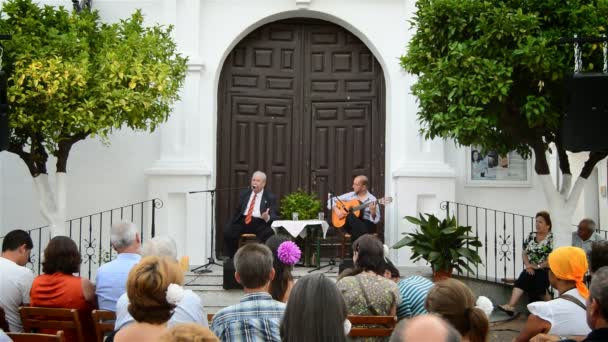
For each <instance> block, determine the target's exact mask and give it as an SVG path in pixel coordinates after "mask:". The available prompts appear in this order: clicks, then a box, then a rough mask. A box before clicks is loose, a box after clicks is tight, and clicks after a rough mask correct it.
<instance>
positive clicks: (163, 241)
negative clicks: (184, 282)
mask: <svg viewBox="0 0 608 342" xmlns="http://www.w3.org/2000/svg"><path fill="white" fill-rule="evenodd" d="M141 256H142V258H143V257H147V256H158V257H167V258H169V259H171V260H177V245H176V244H175V240H173V239H172V238H171V237H169V236H156V237H153V238H152V239H150V240H148V241H146V242H144V245H143V246H142V248H141Z"/></svg>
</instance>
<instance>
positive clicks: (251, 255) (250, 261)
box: [234, 243, 273, 289]
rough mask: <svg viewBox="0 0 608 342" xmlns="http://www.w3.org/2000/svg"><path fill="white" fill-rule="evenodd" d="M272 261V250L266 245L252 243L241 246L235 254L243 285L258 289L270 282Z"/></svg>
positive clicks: (235, 262) (237, 270) (235, 263)
mask: <svg viewBox="0 0 608 342" xmlns="http://www.w3.org/2000/svg"><path fill="white" fill-rule="evenodd" d="M272 261H273V257H272V251H270V248H268V247H267V246H266V245H263V244H260V243H250V244H247V245H245V246H243V247H241V248H239V250H238V251H237V252H236V254H235V255H234V268H235V269H236V273H238V274H239V277H240V280H241V285H243V287H244V288H247V289H257V288H259V287H262V286H264V285H266V284H267V283H268V282H270V272H271V271H272Z"/></svg>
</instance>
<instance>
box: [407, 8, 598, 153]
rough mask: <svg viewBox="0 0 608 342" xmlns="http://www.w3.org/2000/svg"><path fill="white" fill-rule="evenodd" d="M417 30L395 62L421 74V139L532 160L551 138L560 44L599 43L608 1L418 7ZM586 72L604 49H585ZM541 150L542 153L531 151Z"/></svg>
mask: <svg viewBox="0 0 608 342" xmlns="http://www.w3.org/2000/svg"><path fill="white" fill-rule="evenodd" d="M416 6H417V11H416V13H415V16H414V17H413V19H412V21H411V23H412V24H413V25H415V27H416V33H415V34H414V36H413V38H412V40H411V41H410V43H409V47H408V51H407V54H406V55H405V56H403V57H401V65H402V67H403V68H405V69H406V70H407V71H409V72H411V73H414V74H416V75H417V76H418V80H417V82H416V83H415V85H414V86H413V87H412V91H413V93H414V94H415V95H416V96H417V97H418V99H419V101H420V111H419V113H418V119H419V121H420V122H421V126H422V129H421V132H422V134H423V135H424V136H425V137H426V138H436V137H440V138H451V139H454V140H455V141H456V142H457V143H459V144H462V145H479V146H482V147H484V148H485V149H492V150H496V151H498V152H499V153H503V154H504V153H507V152H509V151H511V150H517V151H518V152H519V153H520V154H522V155H523V156H526V157H527V156H529V155H530V148H532V149H534V148H535V147H537V148H538V147H539V146H540V149H541V150H543V151H544V150H546V149H547V148H548V147H547V146H548V143H550V142H552V141H556V140H557V136H558V135H559V125H560V121H561V117H562V113H563V112H564V108H563V96H564V94H563V90H564V85H563V81H564V76H565V75H566V74H567V73H570V72H572V70H573V66H574V57H573V52H572V50H573V49H572V47H571V46H570V45H558V44H556V42H557V40H558V39H559V38H561V37H572V36H573V35H574V34H578V35H579V36H599V35H601V34H604V33H606V28H607V27H608V26H607V25H608V0H594V1H592V0H571V1H562V0H543V1H525V0H496V1H479V0H418V1H417V4H416ZM584 48H585V49H584V54H583V60H584V61H585V62H586V64H585V66H584V67H585V68H586V70H587V71H589V70H590V69H592V68H593V65H595V66H596V71H598V70H597V66H601V46H598V45H588V46H585V47H584ZM537 151H538V150H537Z"/></svg>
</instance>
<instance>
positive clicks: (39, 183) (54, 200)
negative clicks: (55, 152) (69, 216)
mask: <svg viewBox="0 0 608 342" xmlns="http://www.w3.org/2000/svg"><path fill="white" fill-rule="evenodd" d="M66 178H67V176H66V174H65V173H64V172H57V173H56V191H53V190H52V188H51V184H50V183H49V177H48V175H47V174H46V173H43V174H40V175H38V176H36V177H34V185H35V187H36V192H37V193H38V197H39V200H38V201H39V203H40V211H41V212H42V216H43V217H44V218H45V219H46V221H47V222H48V224H49V234H50V236H51V237H54V236H58V235H67V230H66V224H65V221H66V210H65V208H66Z"/></svg>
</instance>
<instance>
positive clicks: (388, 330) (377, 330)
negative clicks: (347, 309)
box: [348, 316, 397, 337]
mask: <svg viewBox="0 0 608 342" xmlns="http://www.w3.org/2000/svg"><path fill="white" fill-rule="evenodd" d="M348 320H349V321H350V323H351V324H352V325H353V327H352V329H350V333H349V334H348V336H350V337H381V336H391V334H392V333H393V329H395V324H397V319H396V318H395V316H348ZM360 325H383V326H384V327H369V328H368V327H360Z"/></svg>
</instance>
